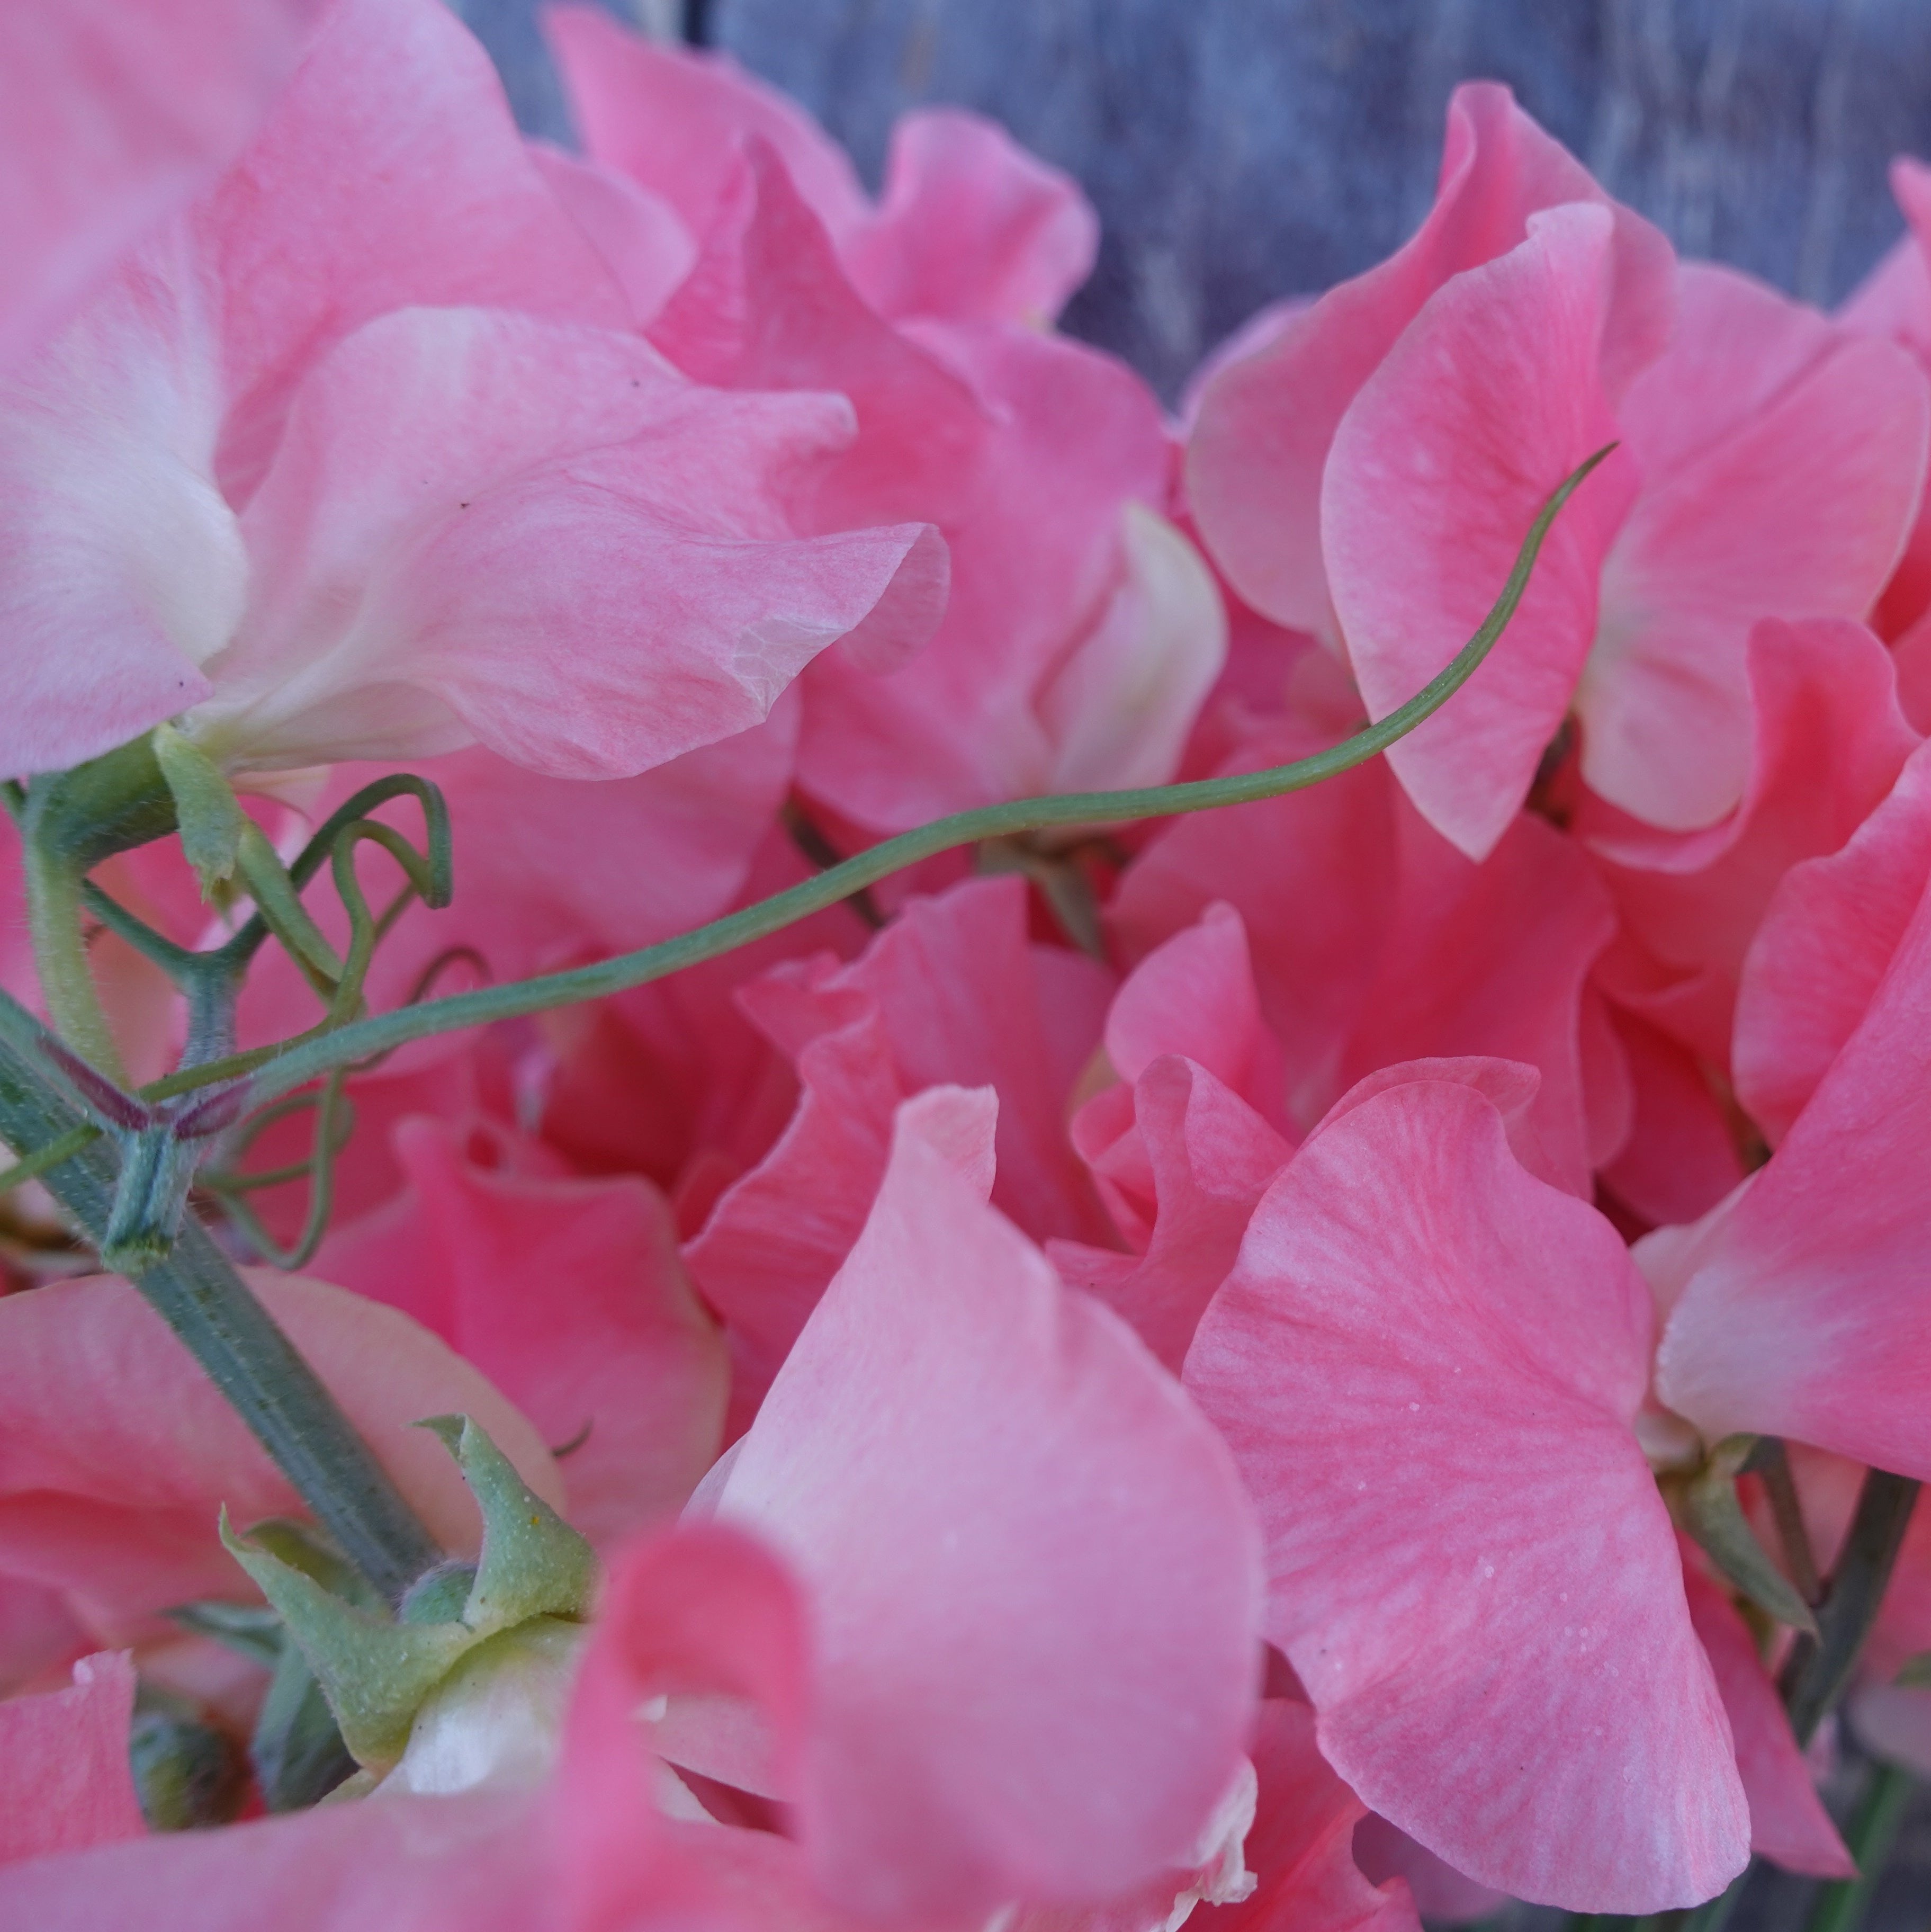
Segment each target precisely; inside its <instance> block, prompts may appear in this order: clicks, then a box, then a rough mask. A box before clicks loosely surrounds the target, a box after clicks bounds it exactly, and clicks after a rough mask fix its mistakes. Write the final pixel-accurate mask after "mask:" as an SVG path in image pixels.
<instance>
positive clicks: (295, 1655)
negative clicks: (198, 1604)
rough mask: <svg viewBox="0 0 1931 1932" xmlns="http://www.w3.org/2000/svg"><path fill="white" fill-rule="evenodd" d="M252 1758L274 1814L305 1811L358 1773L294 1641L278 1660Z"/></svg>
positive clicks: (257, 1725)
mask: <svg viewBox="0 0 1931 1932" xmlns="http://www.w3.org/2000/svg"><path fill="white" fill-rule="evenodd" d="M248 1757H249V1761H250V1763H252V1764H253V1766H254V1768H255V1782H256V1784H257V1785H258V1786H259V1787H260V1788H261V1793H262V1803H263V1804H265V1805H267V1807H268V1809H269V1810H270V1811H303V1810H305V1809H306V1808H307V1807H308V1806H310V1805H314V1804H318V1803H319V1802H320V1801H321V1800H322V1799H324V1798H325V1797H326V1796H328V1793H330V1792H331V1791H333V1790H335V1789H336V1787H337V1786H339V1785H340V1784H342V1783H343V1781H345V1780H346V1779H347V1778H350V1777H352V1776H353V1775H354V1773H355V1760H354V1758H352V1757H350V1755H349V1748H348V1747H347V1745H345V1744H344V1743H343V1742H342V1732H341V1727H340V1726H339V1725H338V1724H337V1723H336V1721H335V1714H334V1712H333V1711H331V1709H329V1708H328V1698H327V1697H325V1695H324V1694H323V1693H322V1686H321V1685H320V1683H319V1682H317V1680H316V1675H315V1673H314V1672H313V1670H310V1668H309V1666H308V1660H307V1658H305V1657H304V1656H303V1655H302V1654H301V1650H300V1649H299V1648H298V1646H296V1645H295V1643H292V1642H288V1641H285V1642H284V1643H283V1646H282V1649H281V1654H280V1656H279V1657H278V1658H277V1660H276V1661H275V1667H274V1676H273V1677H272V1678H271V1679H270V1680H269V1682H268V1696H267V1697H265V1698H264V1699H263V1700H262V1710H261V1715H260V1716H259V1718H257V1719H256V1723H255V1735H254V1736H253V1739H251V1740H250V1742H249V1745H248Z"/></svg>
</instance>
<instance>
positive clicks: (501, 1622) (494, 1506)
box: [417, 1415, 597, 1637]
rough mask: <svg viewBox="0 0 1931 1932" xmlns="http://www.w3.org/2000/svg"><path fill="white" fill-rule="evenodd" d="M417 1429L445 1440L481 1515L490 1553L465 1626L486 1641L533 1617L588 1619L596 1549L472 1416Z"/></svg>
mask: <svg viewBox="0 0 1931 1932" xmlns="http://www.w3.org/2000/svg"><path fill="white" fill-rule="evenodd" d="M417 1426H418V1427H419V1428H423V1429H430V1430H434V1431H435V1432H436V1434H437V1435H438V1436H440V1437H441V1438H442V1442H443V1444H444V1445H445V1447H446V1448H448V1451H449V1453H450V1454H451V1455H452V1456H454V1457H455V1459H456V1461H457V1466H458V1467H459V1468H460V1469H461V1470H462V1472H463V1481H465V1482H466V1483H467V1484H469V1493H470V1494H471V1495H472V1496H474V1497H475V1499H476V1507H477V1508H478V1509H479V1510H480V1511H481V1512H482V1516H483V1553H482V1556H481V1559H480V1561H479V1562H478V1564H477V1566H476V1575H475V1581H474V1582H473V1583H472V1584H471V1585H470V1586H469V1600H468V1601H467V1602H466V1604H464V1605H463V1613H462V1616H463V1622H464V1623H465V1624H466V1625H468V1626H469V1628H470V1629H471V1630H472V1631H475V1633H476V1634H477V1635H478V1636H479V1637H485V1636H488V1635H490V1634H493V1633H494V1632H496V1631H501V1630H508V1628H510V1626H511V1625H512V1624H520V1623H521V1622H523V1620H524V1619H526V1618H529V1617H539V1616H551V1617H568V1618H581V1617H583V1616H586V1615H587V1614H588V1613H589V1607H590V1596H591V1592H592V1589H593V1588H594V1587H595V1583H596V1575H597V1559H596V1557H595V1555H594V1553H592V1550H591V1548H590V1546H589V1544H588V1543H586V1541H584V1540H583V1538H582V1537H581V1536H580V1535H578V1534H577V1532H576V1531H575V1530H574V1529H571V1527H570V1526H569V1525H568V1523H565V1521H564V1520H563V1519H562V1517H560V1516H559V1515H558V1514H556V1511H554V1510H553V1509H552V1508H550V1505H548V1504H547V1502H544V1500H543V1499H542V1498H541V1496H538V1495H537V1494H536V1493H535V1491H534V1490H532V1489H531V1488H530V1487H529V1484H526V1482H525V1481H523V1478H521V1477H520V1476H519V1475H517V1472H516V1466H515V1465H514V1463H511V1460H509V1458H508V1457H507V1456H505V1454H503V1452H502V1451H501V1450H500V1449H499V1448H497V1447H496V1445H495V1444H494V1443H493V1442H491V1441H490V1439H489V1437H488V1436H487V1435H486V1434H485V1433H484V1431H483V1430H481V1429H479V1428H478V1427H476V1425H475V1424H474V1423H473V1422H472V1421H470V1420H469V1418H468V1417H467V1416H466V1415H434V1416H431V1417H430V1418H428V1419H427V1421H424V1422H421V1423H420V1424H418V1425H417Z"/></svg>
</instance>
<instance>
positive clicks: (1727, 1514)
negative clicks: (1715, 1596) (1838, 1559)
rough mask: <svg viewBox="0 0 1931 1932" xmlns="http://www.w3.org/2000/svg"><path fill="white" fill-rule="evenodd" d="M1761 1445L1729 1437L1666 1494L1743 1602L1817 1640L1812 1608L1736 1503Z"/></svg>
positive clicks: (1755, 1440)
mask: <svg viewBox="0 0 1931 1932" xmlns="http://www.w3.org/2000/svg"><path fill="white" fill-rule="evenodd" d="M1763 1440H1764V1439H1762V1438H1760V1437H1758V1436H1726V1437H1724V1439H1723V1441H1722V1442H1719V1443H1718V1444H1717V1446H1716V1447H1715V1448H1714V1449H1712V1450H1711V1451H1710V1453H1709V1454H1708V1456H1707V1457H1705V1459H1704V1462H1703V1466H1702V1468H1701V1469H1699V1470H1697V1471H1696V1472H1695V1473H1694V1474H1693V1475H1690V1476H1688V1477H1687V1478H1683V1479H1681V1481H1678V1483H1676V1484H1675V1485H1674V1486H1673V1487H1672V1485H1669V1484H1666V1486H1665V1493H1666V1495H1668V1496H1669V1497H1670V1499H1671V1501H1672V1504H1673V1505H1674V1514H1675V1517H1676V1519H1677V1520H1678V1523H1680V1524H1681V1526H1682V1527H1683V1528H1684V1529H1685V1530H1686V1531H1687V1532H1688V1533H1689V1534H1690V1536H1691V1537H1693V1538H1694V1539H1695V1540H1696V1542H1697V1543H1698V1544H1699V1545H1700V1546H1701V1547H1702V1549H1703V1550H1704V1552H1705V1554H1706V1555H1707V1556H1708V1557H1709V1558H1710V1559H1711V1561H1712V1562H1714V1564H1715V1565H1717V1568H1718V1569H1719V1570H1720V1571H1722V1572H1723V1575H1724V1576H1725V1577H1726V1578H1727V1579H1728V1580H1729V1581H1730V1582H1731V1583H1733V1584H1735V1586H1736V1587H1737V1589H1738V1590H1739V1591H1740V1592H1741V1593H1742V1594H1743V1595H1744V1597H1745V1598H1747V1599H1748V1600H1749V1601H1750V1602H1751V1603H1753V1604H1755V1605H1756V1607H1757V1608H1758V1609H1759V1610H1762V1611H1763V1612H1764V1613H1765V1614H1766V1615H1767V1616H1772V1617H1774V1618H1775V1619H1777V1622H1779V1623H1781V1624H1788V1625H1789V1626H1790V1628H1792V1630H1798V1631H1803V1632H1804V1634H1806V1635H1807V1636H1809V1637H1815V1636H1816V1634H1817V1619H1816V1616H1815V1615H1814V1614H1813V1612H1812V1610H1811V1607H1810V1605H1809V1604H1807V1603H1806V1602H1805V1601H1804V1599H1803V1598H1802V1597H1801V1595H1798V1591H1797V1589H1796V1587H1795V1586H1794V1585H1793V1584H1792V1583H1791V1581H1790V1580H1789V1577H1786V1576H1785V1575H1784V1574H1783V1571H1781V1570H1780V1569H1779V1568H1777V1565H1776V1564H1775V1563H1774V1562H1772V1561H1771V1556H1770V1553H1769V1552H1768V1550H1765V1548H1764V1547H1763V1545H1762V1544H1761V1543H1759V1541H1757V1537H1756V1532H1755V1531H1754V1530H1753V1529H1751V1527H1750V1522H1749V1519H1748V1518H1747V1517H1745V1516H1744V1510H1743V1505H1742V1504H1741V1502H1739V1501H1738V1497H1737V1478H1738V1477H1739V1476H1740V1475H1742V1474H1743V1473H1744V1470H1745V1469H1746V1468H1747V1467H1748V1466H1750V1465H1751V1463H1752V1460H1753V1457H1756V1456H1758V1455H1759V1454H1760V1453H1761V1451H1760V1446H1759V1445H1760V1444H1761V1443H1762V1442H1763Z"/></svg>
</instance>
